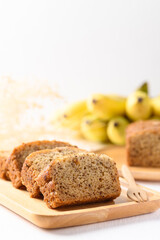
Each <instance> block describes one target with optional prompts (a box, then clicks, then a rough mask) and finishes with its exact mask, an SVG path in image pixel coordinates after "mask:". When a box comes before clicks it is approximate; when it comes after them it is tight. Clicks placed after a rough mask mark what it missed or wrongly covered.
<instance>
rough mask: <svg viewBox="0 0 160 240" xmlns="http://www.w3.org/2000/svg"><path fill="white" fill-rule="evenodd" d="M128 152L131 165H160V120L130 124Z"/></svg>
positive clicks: (127, 140) (127, 137) (127, 142)
mask: <svg viewBox="0 0 160 240" xmlns="http://www.w3.org/2000/svg"><path fill="white" fill-rule="evenodd" d="M126 154H127V162H128V164H129V165H130V166H142V167H160V121H157V120H146V121H138V122H134V123H132V124H130V125H129V126H128V128H127V131H126Z"/></svg>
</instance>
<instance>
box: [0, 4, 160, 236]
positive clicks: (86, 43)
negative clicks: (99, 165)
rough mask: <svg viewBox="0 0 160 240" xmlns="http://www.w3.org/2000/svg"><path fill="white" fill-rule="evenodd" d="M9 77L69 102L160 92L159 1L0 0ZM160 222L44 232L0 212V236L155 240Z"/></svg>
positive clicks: (157, 216)
mask: <svg viewBox="0 0 160 240" xmlns="http://www.w3.org/2000/svg"><path fill="white" fill-rule="evenodd" d="M6 74H10V75H14V76H18V77H22V78H23V77H30V76H32V77H35V78H37V79H43V80H48V81H50V82H53V84H57V85H58V86H59V88H60V90H61V92H62V93H63V94H64V95H65V96H67V97H68V99H75V98H85V97H86V96H88V94H90V93H93V92H104V93H111V92H113V93H120V94H125V95H127V94H129V93H130V92H132V91H133V90H134V89H135V88H136V87H137V86H138V85H139V84H140V83H141V82H142V81H143V80H148V81H149V82H150V87H151V94H152V95H157V94H160V1H158V0H157V1H156V0H143V1H142V0H134V1H132V0H111V1H107V0H106V1H105V0H103V1H102V0H101V1H100V0H97V1H94V0H80V1H77V0H73V1H70V0H68V1H67V0H66V1H61V0H57V1H54V0H51V1H47V0H44V1H41V0H39V1H37V0H27V1H24V0H21V1H17V0H12V1H8V0H1V1H0V75H6ZM37 84H38V81H37ZM146 184H147V183H146ZM148 184H149V183H148ZM151 186H152V187H153V188H155V189H157V190H158V189H159V183H157V184H152V185H151ZM159 223H160V211H157V212H156V213H154V214H150V215H146V216H141V217H134V218H129V219H123V220H116V221H111V222H106V223H100V224H93V225H89V226H83V227H75V228H68V229H63V230H56V231H47V230H41V229H39V228H37V227H34V226H33V225H32V224H30V223H28V222H27V221H25V220H23V219H22V218H20V217H18V216H16V215H15V214H13V213H11V212H9V211H8V210H6V209H5V208H3V207H0V239H7V240H8V239H17V240H18V239H36V238H37V239H92V240H93V239H107V238H108V239H140V238H141V237H143V239H159V237H160V232H159Z"/></svg>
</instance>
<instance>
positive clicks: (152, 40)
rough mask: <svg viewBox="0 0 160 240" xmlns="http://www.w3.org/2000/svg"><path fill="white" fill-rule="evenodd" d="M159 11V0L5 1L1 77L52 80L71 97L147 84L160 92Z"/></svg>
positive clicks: (0, 25) (0, 16)
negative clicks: (145, 82) (142, 83)
mask: <svg viewBox="0 0 160 240" xmlns="http://www.w3.org/2000/svg"><path fill="white" fill-rule="evenodd" d="M159 13H160V1H158V0H152V1H151V0H133V1H132V0H130V1H128V0H121V1H119V0H110V1H109V0H108V1H106V0H100V1H99V0H97V1H95V0H85V1H83V0H81V1H75V0H67V1H65V0H64V1H63V0H57V1H56V0H34V1H33V0H27V1H21V0H14V1H12V0H11V1H9V0H5V1H3V0H1V1H0V75H3V76H4V75H11V76H14V77H15V78H17V79H18V78H19V79H20V81H23V79H24V78H31V77H32V78H31V79H32V80H33V79H36V81H37V84H38V81H48V82H50V83H51V84H53V85H54V86H56V87H57V88H59V91H60V93H61V94H62V95H63V96H66V97H67V99H69V100H73V99H78V98H85V97H86V96H88V95H89V94H90V93H93V92H103V93H107V92H109V93H111V92H113V93H118V94H124V95H126V94H129V93H130V92H132V91H133V90H134V89H135V88H136V87H137V86H138V85H139V84H140V83H141V82H142V81H143V80H148V81H149V83H150V88H151V94H152V95H156V94H159V93H160V44H159V43H160V15H159ZM32 80H31V81H32ZM1 81H2V80H1Z"/></svg>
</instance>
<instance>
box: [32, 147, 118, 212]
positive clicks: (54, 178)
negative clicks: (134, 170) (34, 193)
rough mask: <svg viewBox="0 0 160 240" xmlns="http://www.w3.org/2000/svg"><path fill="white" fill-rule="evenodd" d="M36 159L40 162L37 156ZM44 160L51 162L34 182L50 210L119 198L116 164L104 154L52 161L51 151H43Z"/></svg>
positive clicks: (79, 153) (91, 154)
mask: <svg viewBox="0 0 160 240" xmlns="http://www.w3.org/2000/svg"><path fill="white" fill-rule="evenodd" d="M35 156H36V157H37V160H39V158H40V155H39V152H37V153H35V154H34V157H35ZM43 157H44V159H53V160H52V161H51V162H50V164H49V165H47V167H46V168H45V169H44V170H42V171H41V173H40V174H39V175H38V177H37V179H36V182H37V184H38V186H39V187H40V191H41V193H42V194H43V196H44V201H45V202H46V203H47V205H48V207H50V208H57V207H60V206H66V205H75V204H82V203H89V202H100V201H104V200H109V199H114V198H116V197H118V196H119V195H120V192H121V189H120V184H119V178H118V172H117V168H116V164H115V162H114V161H113V160H112V159H111V158H109V157H108V156H107V155H105V154H101V155H98V154H94V153H88V152H77V153H71V154H68V155H64V156H59V157H57V156H56V157H55V155H54V151H53V150H46V151H44V156H43Z"/></svg>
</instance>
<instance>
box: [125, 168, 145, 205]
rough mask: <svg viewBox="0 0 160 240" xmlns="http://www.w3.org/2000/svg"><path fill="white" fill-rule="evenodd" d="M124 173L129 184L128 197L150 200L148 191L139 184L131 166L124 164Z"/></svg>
mask: <svg viewBox="0 0 160 240" xmlns="http://www.w3.org/2000/svg"><path fill="white" fill-rule="evenodd" d="M122 175H123V177H124V178H125V179H126V180H127V182H128V184H129V187H128V191H127V196H128V198H130V199H131V200H133V201H135V202H146V201H147V200H148V196H147V193H146V192H145V191H144V190H142V189H141V188H140V187H139V186H137V184H136V182H135V180H134V178H133V176H132V174H131V172H130V170H129V168H128V167H127V166H126V165H122Z"/></svg>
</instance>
